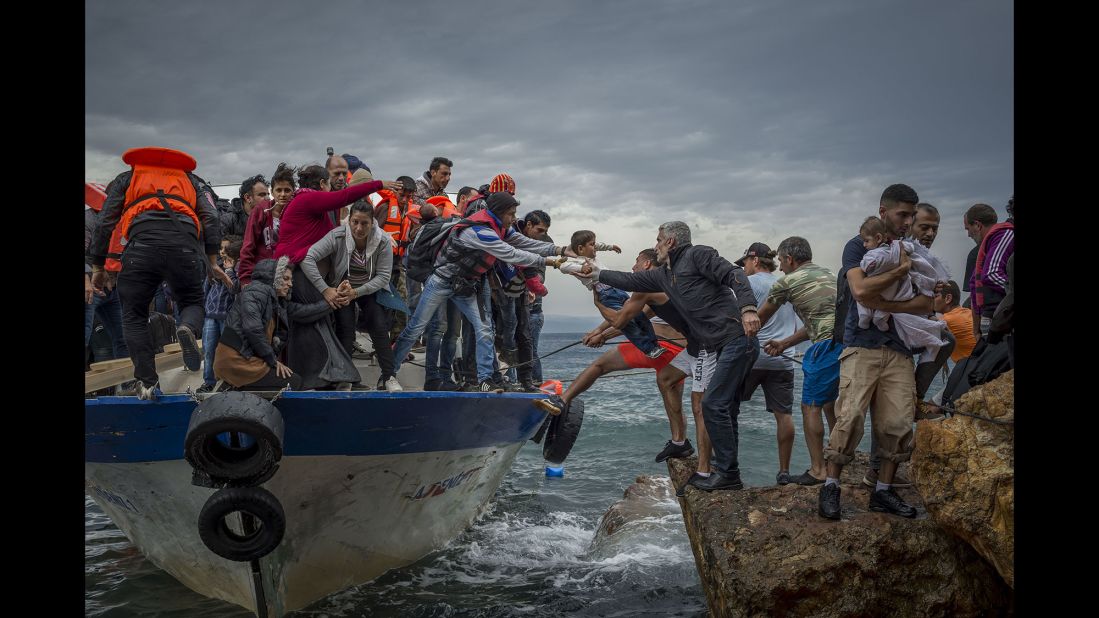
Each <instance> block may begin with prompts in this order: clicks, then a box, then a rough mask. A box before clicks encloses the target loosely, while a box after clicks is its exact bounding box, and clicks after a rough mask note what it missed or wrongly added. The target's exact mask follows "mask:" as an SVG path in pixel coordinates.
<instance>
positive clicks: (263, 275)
mask: <svg viewBox="0 0 1099 618" xmlns="http://www.w3.org/2000/svg"><path fill="white" fill-rule="evenodd" d="M290 270H291V267H290V265H289V260H288V259H287V258H280V259H279V260H278V261H277V262H276V261H275V260H272V259H266V260H261V261H260V262H259V263H258V264H256V266H255V268H253V269H252V283H251V284H250V285H248V286H247V287H245V288H244V289H243V290H241V292H240V296H238V297H237V299H236V302H235V303H233V308H232V309H230V310H229V315H228V316H227V317H226V319H225V330H224V331H223V332H222V334H221V338H220V339H219V340H218V347H217V351H216V352H215V356H214V375H215V376H217V378H218V379H220V380H225V381H226V382H227V383H229V384H230V385H232V386H234V387H236V388H237V389H239V390H261V391H263V390H280V389H282V388H284V387H285V386H287V385H288V384H289V383H290V378H291V377H292V376H293V372H292V371H291V370H290V368H289V367H287V366H286V365H284V364H282V363H281V362H279V360H278V351H277V348H278V347H279V344H278V341H279V340H281V339H282V338H283V337H285V336H286V332H285V331H286V310H285V307H284V306H283V305H284V303H285V302H286V297H287V296H288V295H289V293H290V287H291V285H292V283H291V280H292V275H291V273H290ZM276 332H279V333H280V335H281V336H280V337H276V334H275V333H276Z"/></svg>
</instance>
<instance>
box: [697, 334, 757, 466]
mask: <svg viewBox="0 0 1099 618" xmlns="http://www.w3.org/2000/svg"><path fill="white" fill-rule="evenodd" d="M716 354H717V361H716V364H715V365H714V375H713V377H712V378H710V384H709V386H708V387H707V388H706V393H705V394H704V395H703V396H702V420H703V421H704V422H705V423H706V433H708V434H709V435H710V443H711V444H712V445H713V449H714V458H715V459H716V460H717V465H716V466H715V469H716V470H717V471H718V472H721V473H723V474H733V473H737V472H739V470H740V468H739V465H738V461H737V441H738V438H739V430H738V427H737V417H738V416H739V415H740V396H741V390H742V389H741V385H742V384H743V383H744V378H746V377H747V376H748V373H749V372H750V371H751V370H752V365H754V364H755V363H756V358H758V357H759V341H758V340H757V339H756V338H755V337H745V336H744V335H741V336H740V337H737V338H736V339H733V340H731V341H729V343H726V344H725V346H724V347H723V348H721V349H720V350H718V351H717V352H716Z"/></svg>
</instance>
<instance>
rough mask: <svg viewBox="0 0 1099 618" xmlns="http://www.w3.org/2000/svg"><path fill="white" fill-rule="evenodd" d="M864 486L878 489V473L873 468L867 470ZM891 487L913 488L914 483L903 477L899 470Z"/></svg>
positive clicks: (895, 473)
mask: <svg viewBox="0 0 1099 618" xmlns="http://www.w3.org/2000/svg"><path fill="white" fill-rule="evenodd" d="M862 484H863V485H866V486H867V487H877V486H878V471H877V470H875V469H873V468H869V469H867V471H866V474H864V475H863V477H862ZM890 485H892V486H893V487H911V486H912V481H910V480H908V477H906V476H904V475H902V474H901V472H900V470H898V471H896V472H894V473H893V482H892V483H890Z"/></svg>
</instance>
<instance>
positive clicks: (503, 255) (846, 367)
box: [85, 148, 1014, 519]
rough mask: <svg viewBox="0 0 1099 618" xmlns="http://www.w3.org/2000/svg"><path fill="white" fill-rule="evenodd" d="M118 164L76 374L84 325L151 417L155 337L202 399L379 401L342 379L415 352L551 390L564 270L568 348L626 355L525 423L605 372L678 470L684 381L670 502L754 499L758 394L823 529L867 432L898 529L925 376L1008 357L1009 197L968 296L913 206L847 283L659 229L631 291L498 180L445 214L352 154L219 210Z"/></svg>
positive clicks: (986, 228) (288, 175)
mask: <svg viewBox="0 0 1099 618" xmlns="http://www.w3.org/2000/svg"><path fill="white" fill-rule="evenodd" d="M123 161H124V162H126V163H128V164H129V165H130V166H131V169H130V170H128V171H126V172H123V173H122V174H119V175H118V176H117V177H116V178H115V179H114V180H113V181H112V182H111V183H110V184H108V185H107V187H106V196H107V197H106V200H105V201H104V203H103V205H102V207H101V208H100V209H98V211H97V210H96V209H94V208H90V207H88V206H87V205H86V207H85V253H86V260H85V305H86V308H85V347H86V357H87V346H88V343H89V340H90V338H91V331H92V323H93V320H94V319H95V318H96V317H98V320H99V321H101V322H102V323H103V325H104V329H105V330H106V331H107V332H108V333H109V336H110V340H111V354H112V355H113V356H115V357H125V356H129V357H130V358H131V360H132V361H133V365H134V379H135V382H134V392H135V394H136V395H137V396H138V397H140V398H142V399H156V398H157V397H158V396H159V395H160V394H161V391H160V388H159V384H158V383H159V376H158V374H157V370H156V365H155V353H156V350H157V348H158V345H159V342H158V338H157V336H156V332H155V331H156V330H158V329H157V324H158V322H159V321H163V320H164V319H169V320H170V321H171V322H172V325H173V326H174V334H175V339H177V340H178V343H179V346H180V350H181V353H182V358H183V363H184V365H185V366H186V368H187V369H189V370H191V371H199V370H201V371H202V375H203V385H202V387H200V389H199V391H200V392H202V391H205V392H211V391H214V390H217V389H225V388H234V389H240V390H263V391H277V390H280V389H284V388H292V389H295V390H303V389H318V390H323V389H331V390H356V389H368V388H369V385H364V384H363V383H362V382H363V379H362V376H361V374H360V371H359V369H358V368H357V367H356V364H355V362H354V359H355V358H362V357H364V356H367V355H372V356H373V357H374V360H375V361H376V362H377V364H378V366H379V368H380V377H379V380H378V382H377V384H376V388H377V389H379V390H387V391H399V390H403V388H404V387H403V386H402V384H401V383H400V381H399V380H398V379H397V374H398V372H399V370H400V367H401V365H402V364H404V363H406V362H410V361H412V360H413V359H414V358H415V356H414V355H413V350H417V351H420V352H423V353H424V358H423V361H424V367H425V381H424V383H423V385H422V388H423V390H428V391H440V390H443V391H453V390H470V391H478V392H500V391H503V390H517V391H525V392H540V389H539V386H540V385H541V384H542V382H543V378H544V376H543V375H542V367H541V363H540V357H539V345H538V343H539V338H540V333H541V330H542V325H543V321H544V318H543V315H542V298H543V297H544V296H545V295H546V294H547V293H548V291H547V287H546V285H545V280H546V268H547V267H556V268H558V269H560V270H561V272H562V273H565V274H569V275H571V276H573V277H575V278H577V279H578V280H579V283H580V284H582V285H584V286H585V287H586V288H587V289H588V290H590V291H591V292H592V301H593V305H594V307H593V308H594V310H595V311H598V313H599V314H600V316H601V317H602V318H603V321H602V322H601V323H600V324H599V325H598V326H596V327H595V328H593V329H592V330H591V331H590V332H588V333H586V334H585V336H584V337H583V343H584V344H585V345H588V346H591V347H600V346H603V345H605V344H606V343H608V342H610V341H611V340H613V339H615V338H617V337H625V339H626V341H624V342H621V343H617V344H616V345H614V346H613V347H611V348H610V349H609V350H608V351H606V352H605V353H603V354H602V355H601V356H600V357H599V358H598V359H597V360H596V361H594V362H593V363H592V364H591V365H590V366H589V367H587V368H585V369H584V370H583V371H582V372H581V373H580V374H579V375H578V376H577V377H576V379H575V380H573V381H572V383H571V385H570V387H569V388H568V389H567V390H564V391H563V392H560V393H559V394H553V395H550V396H547V397H545V398H541V399H538V400H536V402H535V404H536V405H538V406H539V407H541V408H543V409H545V410H546V411H548V412H549V413H550V414H553V415H559V414H563V413H567V412H568V410H569V406H570V404H571V402H572V401H573V400H574V399H575V398H576V397H578V396H579V395H581V394H582V393H583V392H584V391H585V390H587V389H588V388H590V387H591V385H592V384H593V383H594V382H595V381H596V380H597V379H599V378H600V377H601V376H603V375H606V374H608V373H611V372H615V371H622V370H626V369H653V370H654V371H655V373H656V378H657V387H658V390H659V392H660V394H661V397H662V399H663V403H664V407H665V411H666V413H667V416H668V420H669V426H670V433H671V438H670V439H669V440H668V441H667V442H666V444H665V445H664V448H663V449H662V450H661V451H660V453H659V454H658V455H657V456H656V461H658V462H659V461H664V460H666V459H668V458H669V457H688V456H691V455H693V454H694V453H695V445H693V444H692V443H691V441H690V440H689V438H688V437H687V435H686V422H685V416H684V413H683V410H682V400H683V389H684V387H685V380H686V378H688V377H689V378H691V397H690V402H691V412H692V414H693V416H694V420H695V427H696V434H695V443H696V444H697V447H698V449H697V452H698V464H697V470H696V471H695V472H694V474H693V475H692V476H691V477H690V479H689V480H688V482H687V484H685V485H684V486H683V487H681V488H679V492H680V494H682V493H683V492H685V491H687V490H688V488H689V487H694V488H697V489H699V490H702V491H713V490H723V489H739V488H741V487H743V483H742V481H741V478H740V472H739V465H738V457H737V447H738V426H737V417H738V414H739V411H740V406H741V403H742V402H744V401H747V400H749V399H751V398H752V396H753V395H754V394H755V392H756V391H757V390H762V391H763V401H764V404H765V407H766V409H767V410H768V411H769V412H771V413H772V414H773V415H774V418H775V421H776V437H777V446H778V448H777V452H778V473H777V475H776V483H778V484H780V485H781V484H788V483H798V484H801V485H820V486H821V489H820V499H819V512H820V515H821V516H822V517H826V518H829V519H838V518H839V512H840V511H839V508H840V507H839V492H840V488H839V481H838V479H839V477H840V472H841V470H842V468H843V466H844V465H846V464H848V463H849V462H850V461H851V460H852V457H853V455H854V452H855V448H856V447H857V446H858V444H859V442H860V441H861V439H862V434H863V425H864V421H865V417H866V414H867V412H869V413H870V416H871V428H872V432H871V433H872V436H871V462H870V467H869V471H868V472H867V474H866V476H865V477H864V479H863V482H864V483H865V484H866V485H869V486H871V487H873V488H874V491H873V492H872V493H871V498H870V508H871V509H872V510H877V511H882V512H888V513H893V514H897V515H901V516H905V517H913V516H915V510H914V509H913V507H911V506H910V505H908V504H907V503H905V502H904V501H903V500H902V499H901V498H900V496H899V495H898V494H897V493H896V492H895V491H894V488H895V487H900V486H904V485H906V484H908V483H909V481H908V480H907V479H905V478H904V477H902V476H900V475H898V473H897V466H898V464H899V463H901V462H903V461H905V460H907V459H908V457H909V455H910V453H911V445H912V437H913V423H914V422H915V421H916V420H917V419H918V418H920V417H921V416H923V417H927V416H929V415H936V414H939V413H940V411H941V408H940V407H939V406H940V405H941V404H942V402H941V401H939V400H935V399H933V400H932V401H928V402H924V401H923V400H924V399H925V397H926V395H927V392H928V390H929V388H930V386H931V385H932V382H933V380H934V378H935V376H936V375H938V374H939V373H940V372H941V371H943V370H944V368H948V367H949V366H951V365H952V364H953V363H960V362H962V361H963V360H964V359H966V358H967V357H969V356H970V355H971V354H974V350H975V349H977V350H979V349H981V348H980V347H979V346H981V345H984V344H986V343H987V342H993V343H1000V342H1002V341H1004V340H1006V342H1007V344H1008V345H1009V346H1010V345H1011V339H1012V337H1011V335H1010V332H1011V330H1012V328H1013V326H1012V324H1011V315H1010V314H1011V311H1012V308H1011V305H1013V299H1012V287H1013V281H1012V277H1013V268H1012V263H1013V255H1014V198H1012V199H1011V200H1010V201H1009V202H1008V205H1007V213H1008V218H1007V220H1006V221H1005V222H999V220H998V215H997V213H996V210H995V209H994V208H992V207H991V206H988V205H986V204H975V205H973V206H972V207H970V208H969V209H968V210H967V211H966V212H965V214H964V216H963V224H964V227H965V230H966V232H967V234H968V235H969V237H970V238H971V239H972V240H973V241H974V243H975V245H976V246H975V247H974V248H973V251H972V252H971V253H970V255H969V258H968V260H967V264H966V267H965V275H964V277H963V278H962V284H961V285H959V284H958V282H957V281H955V280H953V279H952V278H951V276H950V269H949V268H947V266H946V265H945V264H943V262H942V261H941V260H940V259H939V258H937V257H936V256H935V255H934V253H933V251H932V247H933V245H934V242H935V239H936V237H937V235H938V231H939V226H940V222H941V221H940V215H939V212H938V210H937V209H936V208H935V207H934V206H932V205H931V204H928V203H925V202H921V201H920V200H919V197H918V195H917V193H916V191H915V190H913V189H912V188H911V187H909V186H907V185H903V184H894V185H891V186H889V187H887V188H886V189H885V191H884V192H883V193H882V195H881V198H880V201H879V208H878V213H877V215H876V216H871V217H869V218H867V219H865V220H864V221H862V222H861V224H860V225H859V227H857V228H856V226H855V223H853V224H852V232H853V233H855V232H857V233H855V235H854V237H853V238H852V239H851V240H849V241H848V242H847V243H846V245H845V246H844V247H843V254H842V265H841V268H840V270H839V272H838V273H833V272H832V271H831V270H829V269H827V268H825V267H822V266H819V265H817V264H815V263H813V261H812V260H813V251H812V248H811V247H810V243H809V241H808V240H806V239H805V238H803V237H800V236H789V237H787V238H785V239H782V240H781V241H780V242H778V244H777V246H776V247H775V248H774V249H772V248H771V246H770V245H768V244H766V243H765V242H753V243H752V244H751V245H750V246H749V247H748V248H747V250H745V251H744V253H743V255H742V256H741V257H740V258H739V259H737V260H735V261H733V262H730V261H729V260H727V259H726V258H724V257H722V256H721V255H720V253H719V252H718V250H717V249H715V248H713V247H708V246H705V245H695V244H693V243H692V239H691V228H690V226H689V225H687V224H686V223H684V222H681V221H669V222H666V223H664V224H662V225H661V226H659V228H658V229H657V230H656V244H655V246H654V247H653V248H645V249H643V250H641V251H640V252H639V253H638V254H637V256H636V259H635V262H634V265H633V267H632V269H631V270H632V272H618V271H612V270H608V269H607V268H605V267H604V264H603V263H602V262H601V261H600V260H599V259H598V257H597V252H599V251H615V252H618V253H621V252H622V248H621V247H620V246H618V245H614V244H608V243H605V242H599V241H598V240H597V239H598V236H597V234H596V232H594V231H591V230H578V231H576V232H574V233H573V234H572V236H571V238H570V242H569V244H568V245H563V246H562V245H556V244H554V242H553V241H552V239H551V238H550V237H549V235H548V232H549V228H550V223H551V217H550V214H549V213H547V212H545V211H542V210H530V211H527V212H526V213H525V214H524V215H523V216H522V217H521V218H520V217H519V216H518V212H519V210H518V209H519V206H520V202H519V200H518V198H517V197H516V196H517V190H516V182H515V180H514V179H513V178H512V177H511V176H510V175H508V174H506V173H500V174H497V175H496V176H494V177H493V178H491V179H490V180H489V182H487V183H485V184H483V185H481V186H479V187H477V188H474V187H469V186H466V187H462V188H461V189H460V190H459V191H458V192H457V201H456V202H452V201H451V199H450V197H449V195H448V194H447V193H446V191H445V189H446V187H447V186H448V184H449V181H450V178H451V171H452V168H453V167H454V163H453V162H452V161H451V160H449V159H447V158H445V157H435V158H433V159H432V160H431V162H430V164H429V165H428V169H427V170H426V171H425V172H423V174H422V175H421V176H420V177H418V178H415V179H414V178H412V177H410V176H400V177H398V178H397V179H396V180H393V181H380V180H375V179H374V178H373V175H372V172H371V170H370V168H369V167H368V166H367V165H365V164H364V163H363V162H362V161H361V160H360V159H359V158H358V157H355V156H352V155H348V154H344V155H335V154H332V155H331V156H329V157H328V159H327V160H326V162H325V164H324V165H320V164H312V165H303V166H301V167H297V168H294V167H291V166H289V165H287V164H285V163H279V164H278V165H277V166H276V169H275V172H274V174H273V175H272V176H271V179H270V181H268V180H267V179H266V178H265V177H264V176H263V175H260V174H257V175H255V176H251V177H249V178H247V179H245V180H244V181H243V182H242V183H241V185H240V189H239V197H238V198H237V199H235V200H232V201H229V200H221V199H219V198H218V196H217V195H216V194H215V193H214V191H213V189H212V188H211V187H210V185H209V184H208V183H206V181H204V180H203V179H202V178H201V177H199V176H197V175H196V174H194V173H193V170H194V169H195V167H196V162H195V160H194V159H193V158H192V157H190V155H187V154H186V153H183V152H180V151H175V150H169V149H162V148H144V149H135V150H131V151H128V152H127V153H126V154H125V155H124V156H123ZM776 270H779V271H781V273H782V276H778V275H776V274H775V271H776ZM962 291H969V292H970V295H969V298H968V299H966V301H965V303H961V302H960V300H961V292H962ZM169 301H170V303H171V305H172V306H171V308H168V306H167V303H168V302H169ZM165 313H168V314H170V315H171V316H172V317H171V318H165V317H164V316H163V315H162V314H165ZM158 316H159V317H158ZM357 333H365V334H366V335H367V336H368V337H369V339H370V341H371V343H372V348H373V350H372V351H371V352H367V351H366V350H365V348H363V347H362V346H361V345H360V344H359V342H358V340H357V338H356V334H357ZM198 341H201V342H202V347H201V348H199V346H198ZM459 341H461V342H462V349H461V350H460V351H459V349H458V343H459ZM803 342H805V343H808V347H807V348H806V349H805V350H804V354H803V355H802V356H801V358H800V360H799V359H798V358H796V357H795V356H794V354H793V353H794V350H795V346H796V345H797V344H799V343H803ZM1011 353H1012V354H1013V351H1012V352H1011ZM795 362H798V363H800V364H801V369H802V373H803V381H802V385H801V413H802V422H803V428H804V435H805V440H806V446H807V449H808V452H809V455H810V461H811V465H810V468H809V469H808V470H806V471H805V472H804V473H802V474H800V475H792V474H791V472H790V469H789V468H790V456H791V451H792V447H793V441H794V425H793V419H792V411H793V392H794V363H795ZM1011 362H1012V364H1013V359H1012V361H1011ZM826 426H827V433H828V439H827V441H825V429H826Z"/></svg>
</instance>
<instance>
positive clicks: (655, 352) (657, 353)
mask: <svg viewBox="0 0 1099 618" xmlns="http://www.w3.org/2000/svg"><path fill="white" fill-rule="evenodd" d="M667 351H668V349H667V348H665V347H663V346H659V345H658V346H656V347H655V348H653V349H652V351H650V352H647V353H646V354H645V356H648V357H649V358H660V357H661V356H663V355H664V353H665V352H667Z"/></svg>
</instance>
